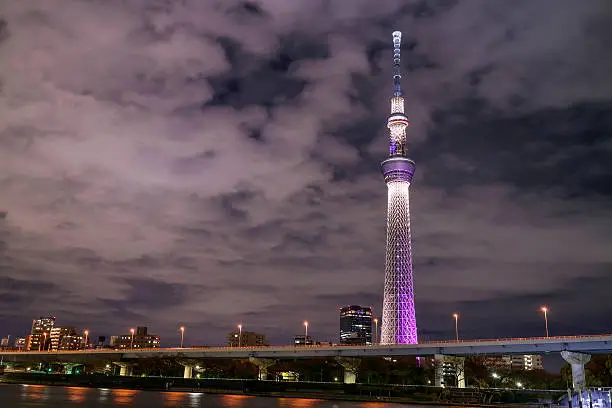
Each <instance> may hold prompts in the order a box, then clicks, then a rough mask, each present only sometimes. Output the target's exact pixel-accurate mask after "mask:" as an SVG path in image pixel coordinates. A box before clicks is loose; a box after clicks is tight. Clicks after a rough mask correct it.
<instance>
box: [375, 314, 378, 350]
mask: <svg viewBox="0 0 612 408" xmlns="http://www.w3.org/2000/svg"><path fill="white" fill-rule="evenodd" d="M374 327H375V331H374V344H378V319H377V318H376V317H375V318H374Z"/></svg>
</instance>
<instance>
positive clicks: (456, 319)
mask: <svg viewBox="0 0 612 408" xmlns="http://www.w3.org/2000/svg"><path fill="white" fill-rule="evenodd" d="M453 317H454V318H455V341H459V313H453Z"/></svg>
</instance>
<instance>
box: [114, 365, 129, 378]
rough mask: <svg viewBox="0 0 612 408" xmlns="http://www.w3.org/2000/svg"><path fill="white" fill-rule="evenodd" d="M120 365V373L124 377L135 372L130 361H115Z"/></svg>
mask: <svg viewBox="0 0 612 408" xmlns="http://www.w3.org/2000/svg"><path fill="white" fill-rule="evenodd" d="M113 364H115V365H118V366H119V375H120V376H122V377H125V376H129V375H132V374H133V370H134V367H132V365H131V364H130V363H123V362H119V363H113Z"/></svg>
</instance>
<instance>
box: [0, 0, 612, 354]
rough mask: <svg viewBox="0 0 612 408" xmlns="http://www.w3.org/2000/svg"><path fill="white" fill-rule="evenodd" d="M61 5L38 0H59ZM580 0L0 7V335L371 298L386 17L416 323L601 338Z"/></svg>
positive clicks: (191, 322)
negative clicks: (397, 89)
mask: <svg viewBox="0 0 612 408" xmlns="http://www.w3.org/2000/svg"><path fill="white" fill-rule="evenodd" d="M60 3H61V4H60ZM611 13H612V9H611V8H610V6H609V2H608V1H606V0H600V1H597V0H595V1H590V2H574V1H570V0H568V1H565V0H564V1H561V2H559V1H553V0H546V1H539V2H532V1H528V0H517V1H515V2H513V3H512V5H507V6H500V5H499V4H495V5H494V6H493V5H492V4H490V3H489V2H487V1H484V0H483V1H470V2H467V1H450V0H439V1H434V0H415V1H408V2H406V1H395V0H385V1H378V2H371V1H369V0H355V1H353V2H352V5H351V7H346V6H345V5H344V4H343V3H342V4H341V2H328V1H291V2H288V1H281V0H261V1H253V2H242V1H233V0H232V1H223V2H221V1H215V0H206V1H203V0H185V1H182V2H166V1H161V0H160V1H157V0H146V1H145V0H135V1H131V2H114V3H112V2H111V3H109V2H95V1H92V2H83V1H77V0H61V1H59V0H49V1H45V2H34V1H19V2H3V3H2V4H1V5H0V52H2V59H0V112H1V115H0V117H1V120H0V174H1V175H0V188H1V190H2V202H0V283H2V285H0V287H1V288H2V290H4V288H8V289H6V290H4V292H3V293H4V294H5V299H6V300H7V302H6V303H5V304H6V305H7V306H3V307H2V308H0V331H5V332H7V333H9V332H10V333H11V334H12V335H13V336H15V335H17V334H19V335H20V334H24V333H25V332H26V331H27V330H28V328H29V322H30V321H31V319H32V318H33V317H35V316H38V315H42V314H55V315H57V317H58V322H61V323H62V324H73V325H76V326H79V327H88V328H89V329H90V330H92V333H93V332H94V331H95V332H96V334H97V333H98V332H99V333H100V334H116V333H117V332H126V331H127V330H128V329H129V327H133V326H135V325H139V324H149V325H150V326H151V330H152V331H153V332H157V333H159V334H161V335H162V336H163V339H164V340H163V341H164V342H165V343H166V344H173V341H174V340H176V328H177V327H178V326H179V325H181V324H184V325H185V326H187V327H188V333H189V336H187V337H186V340H187V342H188V343H189V344H220V343H223V342H224V339H225V334H226V333H227V332H228V331H230V330H232V329H233V328H234V327H235V325H236V324H238V323H243V324H244V325H245V327H249V328H250V329H253V330H259V331H262V332H265V333H266V334H268V335H269V337H270V338H271V339H272V340H273V341H274V342H277V343H285V342H287V341H289V339H290V337H291V336H292V335H294V334H295V333H297V332H301V330H302V326H301V325H302V322H303V321H304V320H308V321H310V322H311V326H310V329H311V330H312V333H313V335H315V336H316V337H318V338H321V339H323V340H335V339H336V338H337V325H338V314H337V307H338V306H339V305H343V304H348V303H357V304H367V305H369V304H372V305H373V306H374V308H375V310H380V305H381V302H382V285H383V263H384V244H385V206H386V197H385V193H386V188H385V186H384V183H383V180H382V177H381V176H380V174H379V162H380V161H381V159H382V158H383V157H384V156H385V154H386V150H387V143H386V131H385V121H386V116H387V114H388V108H389V106H388V105H389V103H388V98H389V96H390V88H391V86H390V85H391V80H390V72H389V71H390V64H389V61H390V59H391V50H390V32H391V31H392V30H394V29H400V30H402V31H403V33H404V45H403V50H402V53H403V54H402V58H403V59H402V61H403V68H404V78H403V87H404V91H405V94H406V104H407V112H408V115H409V117H410V119H411V126H410V128H409V132H408V133H409V140H410V149H411V155H412V156H413V158H414V159H415V160H416V162H417V173H416V177H415V182H414V185H413V187H412V196H411V198H412V202H411V206H412V207H411V208H412V220H411V221H412V228H413V233H414V262H415V287H416V291H417V299H416V303H417V305H416V306H417V314H418V323H419V327H420V330H421V337H422V338H425V339H427V338H450V337H452V335H453V333H452V329H453V326H452V320H451V318H450V316H451V315H452V313H454V312H460V313H461V327H462V332H463V333H464V335H465V336H469V337H494V336H501V337H504V336H519V335H538V334H541V316H539V315H538V308H539V306H540V304H543V303H547V304H549V306H550V308H551V324H552V323H553V321H552V319H556V318H555V317H554V316H563V319H561V318H559V319H558V320H556V321H554V329H553V332H554V333H558V334H577V333H584V332H595V331H602V330H604V329H605V328H606V327H609V325H610V323H611V322H610V318H609V316H610V313H609V312H610V310H609V309H610V308H609V307H607V306H606V305H605V303H601V304H598V303H597V302H595V301H594V299H602V298H605V296H606V295H607V293H606V292H605V290H606V287H607V286H609V282H607V280H606V279H607V278H606V277H605V276H606V271H609V265H610V263H611V262H612V253H611V252H610V250H609V247H610V243H611V242H612V234H611V232H610V231H612V225H611V221H610V220H612V213H611V210H610V208H612V207H610V199H611V193H610V187H609V185H610V183H609V180H610V178H611V174H610V166H609V165H608V162H609V161H610V160H609V159H610V151H611V150H612V148H611V147H612V142H611V140H610V134H611V132H612V123H611V122H610V117H611V115H610V114H611V113H612V112H611V110H612V105H611V103H612V81H610V75H609V72H611V71H612V58H611V57H610V53H609V52H608V51H609V47H610V42H609V38H612V33H611V32H610V25H609V24H607V23H606V21H608V20H609V18H610V16H611Z"/></svg>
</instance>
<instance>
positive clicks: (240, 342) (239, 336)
mask: <svg viewBox="0 0 612 408" xmlns="http://www.w3.org/2000/svg"><path fill="white" fill-rule="evenodd" d="M238 332H239V334H238V347H242V325H241V324H239V325H238Z"/></svg>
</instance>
